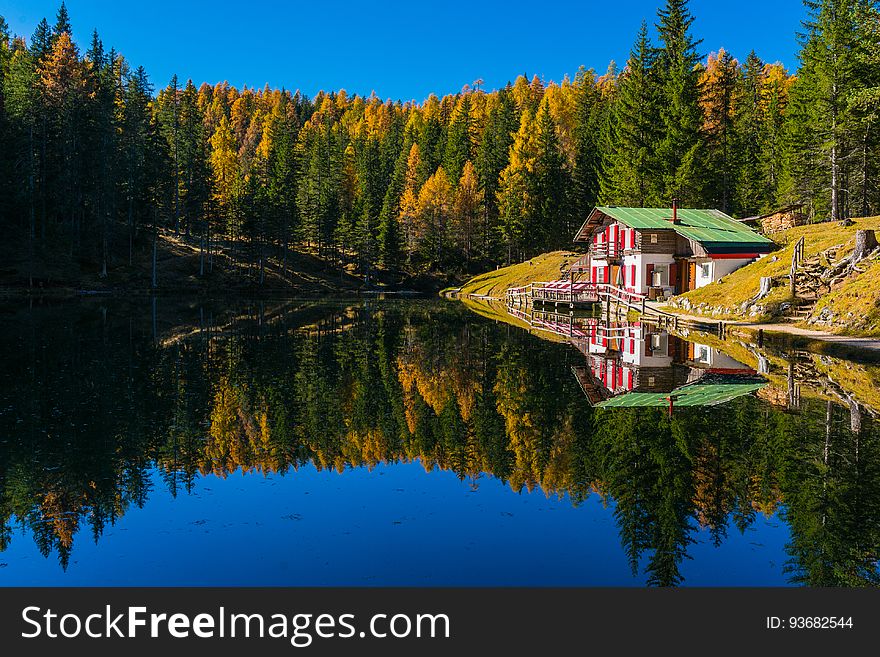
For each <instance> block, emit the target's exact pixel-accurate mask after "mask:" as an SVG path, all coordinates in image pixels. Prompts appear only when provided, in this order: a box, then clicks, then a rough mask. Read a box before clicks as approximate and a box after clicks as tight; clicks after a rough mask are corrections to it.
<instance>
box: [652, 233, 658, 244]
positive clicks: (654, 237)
mask: <svg viewBox="0 0 880 657" xmlns="http://www.w3.org/2000/svg"><path fill="white" fill-rule="evenodd" d="M656 243H657V233H651V244H656Z"/></svg>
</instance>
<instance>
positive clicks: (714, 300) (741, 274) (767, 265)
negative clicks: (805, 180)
mask: <svg viewBox="0 0 880 657" xmlns="http://www.w3.org/2000/svg"><path fill="white" fill-rule="evenodd" d="M866 228H867V229H873V230H876V231H878V232H880V217H869V218H864V219H856V220H855V223H854V224H853V225H852V226H849V227H848V228H842V227H841V226H840V224H838V223H837V222H832V223H824V224H813V225H810V226H800V227H798V228H792V229H790V230H786V231H783V232H781V233H777V234H775V235H773V236H772V238H773V240H774V241H776V242H777V243H778V244H779V245H780V247H781V248H780V249H779V250H777V251H775V252H774V253H771V254H768V255H766V256H764V257H763V258H761V259H760V260H758V261H757V262H754V263H752V264H750V265H748V266H746V267H743V268H742V269H739V270H737V271H735V272H733V273H732V274H730V275H728V276H725V277H724V278H723V279H721V281H719V282H717V283H712V284H711V285H707V286H706V287H702V288H700V289H698V290H693V291H691V292H688V293H686V294H683V295H681V296H680V297H678V303H680V302H681V300H682V299H687V301H688V302H689V304H690V308H689V309H688V312H691V313H694V314H703V315H712V316H714V317H722V318H737V317H742V314H743V313H742V310H741V306H742V305H743V304H744V303H745V302H747V301H748V300H750V299H752V298H753V297H754V296H755V295H756V294H757V292H758V288H759V286H760V282H761V277H763V276H773V277H780V276H786V275H787V274H788V271H789V268H790V266H791V255H792V250H793V249H794V245H795V243H797V241H798V240H799V239H800V238H801V237H802V236H803V237H804V254H805V257H806V258H811V257H813V256H815V255H817V254H819V253H822V252H823V251H825V250H827V249H830V248H831V247H833V246H836V245H839V244H842V245H843V246H842V247H841V249H840V250H839V251H838V252H837V255H836V256H835V258H836V259H840V258H842V257H843V256H845V255H847V254H848V253H849V252H851V251H852V249H853V246H854V243H855V234H856V231H857V230H859V229H866ZM878 273H880V270H878V269H877V265H876V263H875V264H873V265H872V266H871V268H870V269H869V271H868V272H866V273H865V274H860V275H855V276H853V277H852V278H851V279H849V280H848V281H847V282H846V283H844V284H843V285H842V286H840V287H839V288H837V289H836V290H834V291H833V292H832V293H831V294H830V295H828V296H827V297H826V298H825V299H823V301H821V302H820V305H821V306H824V305H827V306H829V307H830V308H834V309H835V313H840V312H842V310H843V308H845V307H847V306H852V305H853V304H855V305H856V307H858V308H859V311H860V312H863V313H867V314H872V315H873V316H874V317H875V319H874V323H876V321H877V300H878V291H880V284H878V282H877V281H876V279H877V274H878ZM789 298H790V295H789V291H788V288H787V287H786V286H780V287H776V288H774V289H773V291H772V292H771V294H770V295H769V296H767V297H765V298H764V299H762V300H761V302H760V303H761V305H762V306H764V308H765V315H769V314H771V313H772V312H773V310H774V309H775V308H776V307H778V306H779V304H780V303H782V302H783V301H786V300H788V299H789ZM701 306H702V307H701ZM818 310H819V308H817V312H818ZM847 312H848V311H847Z"/></svg>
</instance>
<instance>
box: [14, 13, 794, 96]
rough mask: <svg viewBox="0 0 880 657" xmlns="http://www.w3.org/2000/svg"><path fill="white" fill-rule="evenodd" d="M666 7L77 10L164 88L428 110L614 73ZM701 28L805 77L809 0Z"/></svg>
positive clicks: (708, 44) (711, 43) (78, 23)
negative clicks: (445, 98)
mask: <svg viewBox="0 0 880 657" xmlns="http://www.w3.org/2000/svg"><path fill="white" fill-rule="evenodd" d="M59 2H60V0H2V3H0V14H2V15H3V16H5V18H6V20H7V22H9V24H10V26H11V28H12V31H13V32H14V33H16V34H23V35H26V36H28V37H30V35H31V34H32V33H33V29H34V27H35V26H36V24H37V22H38V21H39V19H40V18H42V17H43V16H45V17H46V18H48V19H49V21H50V23H54V20H55V13H56V11H57V8H58V4H59ZM662 2H663V0H617V1H616V2H608V1H607V0H604V1H598V2H597V1H594V0H580V1H579V2H575V1H571V0H548V1H546V2H534V1H533V2H520V1H519V0H509V1H508V2H501V1H498V0H493V1H491V2H490V1H486V0H484V1H480V0H470V1H469V2H468V1H461V0H445V1H443V2H424V1H418V0H415V1H414V0H410V1H409V2H398V1H397V0H384V1H380V2H364V1H361V2H350V1H349V0H337V1H335V2H333V3H330V2H322V1H321V0H308V1H306V2H299V1H295V2H294V1H290V2H284V1H283V0H250V2H240V1H239V2H228V1H226V0H213V1H211V2H207V1H204V0H191V1H190V0H174V1H171V0H150V1H149V2H138V3H131V2H126V1H124V0H69V1H68V2H67V6H68V9H69V11H70V14H71V22H72V24H73V30H74V37H75V39H76V40H77V42H78V43H79V44H80V45H81V46H86V45H87V44H88V41H89V39H90V35H91V32H92V29H93V28H97V29H98V32H99V33H100V35H101V37H102V39H103V40H104V43H105V45H106V46H108V47H110V46H114V47H116V48H117V49H118V50H120V51H121V52H122V54H123V55H125V57H126V58H127V59H128V60H129V61H130V62H131V63H132V64H133V65H135V66H137V65H143V66H144V67H145V68H146V69H147V72H148V73H149V75H150V79H151V80H152V81H153V83H154V84H155V85H156V86H157V87H158V86H164V85H165V84H166V83H167V82H168V80H169V79H170V77H171V75H172V74H173V73H175V72H176V73H177V74H178V75H179V76H180V77H181V78H182V79H186V78H192V79H193V80H194V81H195V82H196V84H199V83H201V82H203V81H204V82H209V83H215V82H220V81H223V80H227V81H229V82H230V83H231V84H234V85H236V86H241V85H244V84H247V85H248V86H252V87H253V86H256V87H261V86H263V85H264V84H265V83H268V84H269V85H270V86H272V87H282V86H283V87H286V88H288V89H301V90H302V91H303V92H304V93H306V94H308V95H310V96H311V95H314V94H315V93H316V92H317V91H318V90H320V89H326V90H335V89H341V88H344V89H346V90H347V91H348V92H349V93H359V94H369V93H370V92H371V91H375V92H376V93H377V94H378V95H379V96H380V97H382V98H392V99H395V100H397V99H401V100H409V99H415V100H419V101H420V100H422V99H424V98H425V97H426V96H427V95H428V94H429V93H432V92H434V93H437V94H440V95H442V94H445V93H452V92H455V91H458V90H460V89H461V87H462V86H463V85H465V84H469V83H471V82H473V81H474V80H476V79H478V78H482V79H483V80H484V81H485V87H486V88H487V89H493V88H497V87H499V86H503V85H504V84H505V83H506V82H507V81H508V80H512V79H513V78H515V77H516V76H517V75H518V74H520V73H527V74H528V75H529V76H531V75H533V74H538V75H539V76H541V77H543V78H544V79H546V80H548V81H549V80H559V79H561V78H562V76H563V75H565V74H566V73H568V74H571V75H573V74H574V73H575V72H576V71H577V68H578V66H580V65H584V66H586V67H588V68H589V67H592V68H595V69H596V70H598V71H600V72H604V71H605V69H606V68H607V66H608V62H609V60H611V59H614V60H617V61H618V62H619V63H621V64H622V63H623V62H624V61H625V60H626V57H627V53H628V52H629V49H630V46H631V45H632V42H633V40H634V37H635V34H636V31H637V29H638V26H639V24H640V23H641V21H642V20H643V19H647V20H648V21H649V23H650V24H651V25H652V26H653V23H654V21H655V18H656V11H657V7H658V6H660V4H661V3H662ZM691 11H692V13H693V14H694V15H695V16H696V18H697V20H696V23H695V24H694V31H695V33H696V35H697V36H698V37H699V38H702V39H703V44H702V46H701V51H702V53H703V54H706V53H708V52H711V51H715V50H718V49H719V48H721V47H723V48H725V49H727V50H729V51H730V52H732V53H733V54H734V56H736V57H738V58H740V59H742V58H744V57H745V56H746V55H747V54H748V52H749V50H751V49H752V48H754V49H755V50H756V51H757V52H758V54H759V55H760V56H761V57H762V58H763V59H764V60H766V61H780V62H782V63H783V64H785V65H786V66H788V67H790V68H792V69H794V68H796V67H797V58H796V53H797V39H796V32H797V31H798V30H799V29H800V21H801V20H802V19H803V18H804V15H805V13H804V8H803V5H802V3H801V0H739V1H738V2H737V3H721V2H718V1H717V0H692V1H691Z"/></svg>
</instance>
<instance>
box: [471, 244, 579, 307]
mask: <svg viewBox="0 0 880 657" xmlns="http://www.w3.org/2000/svg"><path fill="white" fill-rule="evenodd" d="M578 257H579V255H578V254H576V253H571V252H569V251H553V252H551V253H544V254H541V255H539V256H536V257H534V258H532V259H531V260H527V261H526V262H521V263H519V264H516V265H509V266H507V267H501V268H499V269H496V270H494V271H490V272H486V273H485V274H480V275H479V276H475V277H473V278H472V279H470V280H469V281H468V282H467V283H465V284H464V285H462V286H461V289H460V292H459V294H460V295H461V296H463V297H464V296H468V295H475V296H481V297H491V298H493V299H502V298H504V293H505V292H506V291H507V290H508V288H511V287H519V286H521V285H528V284H529V283H532V282H534V281H555V280H556V279H558V278H559V276H560V274H561V273H562V271H563V270H564V269H565V268H567V267H568V266H569V265H570V264H571V263H572V262H574V261H575V260H577V258H578Z"/></svg>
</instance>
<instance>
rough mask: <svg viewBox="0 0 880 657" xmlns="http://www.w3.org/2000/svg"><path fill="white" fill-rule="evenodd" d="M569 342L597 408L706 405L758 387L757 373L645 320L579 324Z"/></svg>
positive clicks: (576, 370)
mask: <svg viewBox="0 0 880 657" xmlns="http://www.w3.org/2000/svg"><path fill="white" fill-rule="evenodd" d="M582 329H583V333H582V336H583V337H581V336H578V337H572V338H571V340H572V343H573V344H574V345H575V346H576V347H577V348H578V349H580V351H581V352H582V353H583V354H584V355H585V356H586V358H587V364H586V366H585V367H584V366H582V367H575V368H573V371H574V374H575V376H576V377H577V379H578V383H580V385H581V388H582V389H583V391H584V393H585V394H586V395H587V398H588V399H589V400H590V403H591V404H593V405H594V406H599V407H603V408H604V407H615V406H667V405H668V404H669V402H670V397H672V398H673V401H674V403H675V404H676V405H679V406H688V405H712V404H716V403H723V402H725V401H729V400H730V399H733V398H734V397H738V396H740V395H743V394H747V393H749V392H753V391H755V390H757V389H759V388H761V387H762V386H763V385H764V384H765V383H766V381H765V380H764V379H763V378H761V377H759V376H758V375H757V373H756V372H755V371H754V370H752V369H750V368H748V367H747V366H745V365H743V364H742V363H740V362H739V361H737V360H735V359H733V358H731V357H730V356H728V355H727V354H725V353H724V352H722V351H719V350H718V349H715V348H714V347H709V346H707V345H702V344H699V343H696V342H688V341H686V340H683V339H682V338H679V337H677V336H675V335H671V334H669V333H667V332H666V331H663V330H660V329H657V328H654V327H651V326H649V325H647V324H638V323H634V324H629V323H621V324H616V325H615V324H612V325H608V326H606V325H604V324H602V323H601V322H599V321H598V320H592V322H590V323H588V324H587V325H585V326H583V327H582Z"/></svg>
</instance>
